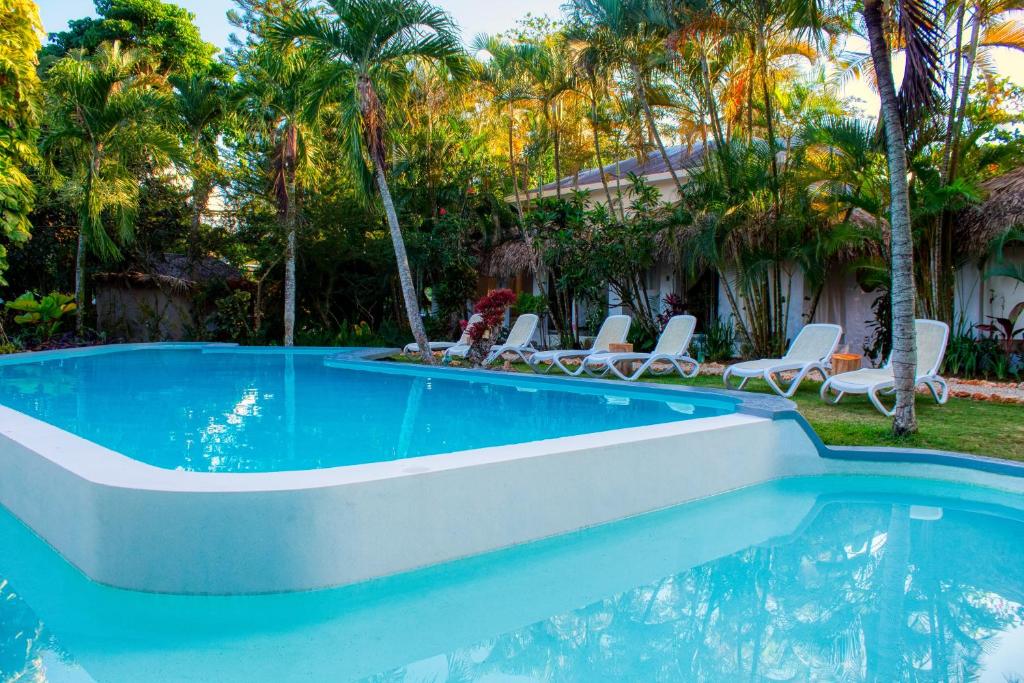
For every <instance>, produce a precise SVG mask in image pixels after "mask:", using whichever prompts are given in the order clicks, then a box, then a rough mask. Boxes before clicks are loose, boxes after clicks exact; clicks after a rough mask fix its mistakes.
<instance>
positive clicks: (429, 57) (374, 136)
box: [274, 0, 468, 363]
mask: <svg viewBox="0 0 1024 683" xmlns="http://www.w3.org/2000/svg"><path fill="white" fill-rule="evenodd" d="M274 35H275V37H276V40H277V42H279V43H280V44H282V45H284V44H287V43H290V42H293V41H294V42H298V43H301V44H305V45H309V46H310V47H312V48H314V49H316V50H317V51H318V53H319V54H320V57H321V59H322V60H323V63H322V69H320V70H319V73H318V75H317V77H316V79H315V80H316V83H315V87H314V88H313V89H312V92H313V95H312V97H311V99H310V101H309V103H308V110H310V111H312V112H318V111H321V110H322V109H324V108H326V107H327V106H329V103H331V102H332V100H333V103H334V104H336V105H337V106H338V108H339V109H340V112H339V115H340V118H341V121H342V125H343V131H342V135H343V137H344V140H345V143H346V144H345V156H346V158H347V160H348V162H349V163H350V164H351V165H352V166H353V168H354V170H355V171H356V172H357V173H358V174H359V175H358V176H357V177H365V176H366V175H367V171H368V169H367V167H366V160H367V159H369V162H370V169H369V171H370V173H372V178H373V182H374V183H375V184H376V187H377V191H378V193H379V194H380V198H381V203H382V204H383V206H384V213H385V215H386V216H387V221H388V228H389V230H390V233H391V241H392V244H393V246H394V250H395V262H396V265H397V267H398V278H399V281H400V283H401V287H402V297H403V299H404V300H405V311H406V315H407V317H408V320H409V326H410V328H412V334H413V337H414V338H415V340H416V343H417V344H418V345H419V348H420V353H421V355H422V357H423V360H424V361H425V362H427V363H433V355H432V354H431V352H430V346H429V343H428V340H427V333H426V330H425V329H424V327H423V319H422V317H421V315H420V309H419V297H418V296H417V293H416V287H415V285H414V283H413V276H412V270H411V268H410V267H409V257H408V255H407V253H406V249H405V240H404V238H403V237H402V230H401V227H400V226H399V223H398V212H397V211H396V210H395V203H394V200H393V199H392V197H391V190H390V188H389V187H388V180H387V136H388V121H387V110H386V108H385V104H384V103H385V101H386V100H387V96H388V94H389V93H392V92H395V91H398V90H401V89H402V88H403V87H405V86H406V85H407V84H408V81H409V79H410V77H411V76H410V71H409V69H408V65H409V63H410V62H412V61H420V62H423V63H427V64H431V63H433V64H441V65H443V66H444V67H445V68H446V69H447V71H448V72H449V73H450V74H452V75H453V76H455V77H464V76H467V75H468V63H467V61H466V60H465V54H464V53H463V51H462V48H461V46H460V44H459V39H458V36H457V30H456V28H455V25H454V24H453V22H452V20H451V18H450V17H449V16H448V14H447V13H445V12H444V11H443V10H441V9H438V8H436V7H434V6H432V5H430V4H429V3H426V2H423V1H421V0H326V2H325V3H324V4H323V5H318V6H316V7H314V8H311V9H308V10H305V11H302V12H297V13H295V14H294V15H292V16H290V17H287V18H286V19H285V20H284V21H283V22H280V23H279V24H277V25H276V27H275V29H274ZM382 96H383V97H384V99H383V100H382Z"/></svg>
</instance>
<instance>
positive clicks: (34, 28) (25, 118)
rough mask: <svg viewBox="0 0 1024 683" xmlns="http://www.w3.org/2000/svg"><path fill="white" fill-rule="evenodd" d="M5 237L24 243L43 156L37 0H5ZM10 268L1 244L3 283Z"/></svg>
mask: <svg viewBox="0 0 1024 683" xmlns="http://www.w3.org/2000/svg"><path fill="white" fill-rule="evenodd" d="M0 14H2V15H3V19H2V20H0V237H2V238H3V239H5V240H7V241H9V242H24V241H26V240H27V239H28V238H29V233H30V229H31V225H30V224H29V220H28V214H29V212H30V211H31V210H32V204H33V201H34V200H35V188H34V187H33V185H32V182H31V181H30V180H29V179H28V176H27V175H26V173H25V171H26V169H27V168H28V167H29V166H31V165H33V164H35V163H36V162H37V160H38V158H37V154H36V149H35V140H36V136H37V134H38V124H39V105H40V99H41V93H40V85H39V77H38V76H37V75H36V52H37V51H38V49H39V38H40V35H41V31H42V26H41V25H40V23H39V13H38V9H37V8H36V6H35V3H33V2H32V0H0ZM6 269H7V249H6V247H5V246H4V245H3V244H2V243H0V285H5V284H7V282H6V281H5V280H4V278H3V274H4V271H5V270H6Z"/></svg>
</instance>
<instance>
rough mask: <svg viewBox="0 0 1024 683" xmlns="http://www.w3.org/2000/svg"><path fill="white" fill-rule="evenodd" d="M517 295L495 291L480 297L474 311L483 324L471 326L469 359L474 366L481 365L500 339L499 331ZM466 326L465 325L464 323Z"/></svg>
mask: <svg viewBox="0 0 1024 683" xmlns="http://www.w3.org/2000/svg"><path fill="white" fill-rule="evenodd" d="M515 301H516V295H515V294H513V293H512V290H511V289H494V290H491V291H490V292H488V293H487V294H486V295H484V296H482V297H480V300H479V301H477V302H476V306H475V307H474V308H473V310H474V311H475V312H476V313H478V314H480V316H481V317H482V318H483V320H482V321H481V322H478V323H474V324H473V325H470V326H469V328H468V329H467V332H468V334H469V340H470V341H469V354H468V355H467V358H468V359H469V361H470V362H471V363H472V364H473V365H480V364H481V363H483V360H484V359H485V358H486V357H487V354H488V353H490V351H491V347H492V346H494V342H495V341H496V340H497V338H498V331H499V330H500V329H501V325H502V323H503V322H504V321H505V311H507V310H508V309H509V307H510V306H511V305H512V304H514V303H515ZM463 326H465V323H463Z"/></svg>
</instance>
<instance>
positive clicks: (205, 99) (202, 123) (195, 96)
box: [169, 72, 228, 256]
mask: <svg viewBox="0 0 1024 683" xmlns="http://www.w3.org/2000/svg"><path fill="white" fill-rule="evenodd" d="M169 80H170V83H171V86H172V87H173V88H174V101H175V107H176V109H177V115H178V121H179V122H180V124H181V125H182V126H183V128H184V136H183V137H184V140H183V142H184V147H185V148H186V149H187V154H188V168H189V172H190V173H191V175H192V206H191V207H190V209H191V214H192V216H191V220H192V224H191V232H190V235H189V251H190V253H191V255H192V256H195V253H196V249H197V248H198V246H199V229H200V223H201V222H202V217H203V211H205V210H206V207H207V205H208V204H209V201H210V194H211V193H212V192H213V186H214V182H215V175H216V171H217V167H218V152H217V138H218V136H219V134H220V132H221V122H222V120H223V119H224V117H225V115H226V114H227V106H226V98H227V94H228V92H227V91H228V88H227V85H226V84H225V83H224V81H222V80H221V79H220V78H218V77H217V76H216V75H214V74H212V73H209V72H204V73H199V74H189V75H186V76H171V78H170V79H169Z"/></svg>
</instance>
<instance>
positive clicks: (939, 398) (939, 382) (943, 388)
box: [923, 377, 949, 406]
mask: <svg viewBox="0 0 1024 683" xmlns="http://www.w3.org/2000/svg"><path fill="white" fill-rule="evenodd" d="M923 384H924V385H925V386H926V387H928V390H929V391H930V392H932V398H934V399H935V402H936V403H938V404H939V405H940V406H941V405H945V404H946V402H947V401H949V385H948V384H946V380H944V379H942V378H941V377H929V378H928V379H926V380H923ZM936 387H937V388H936Z"/></svg>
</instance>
